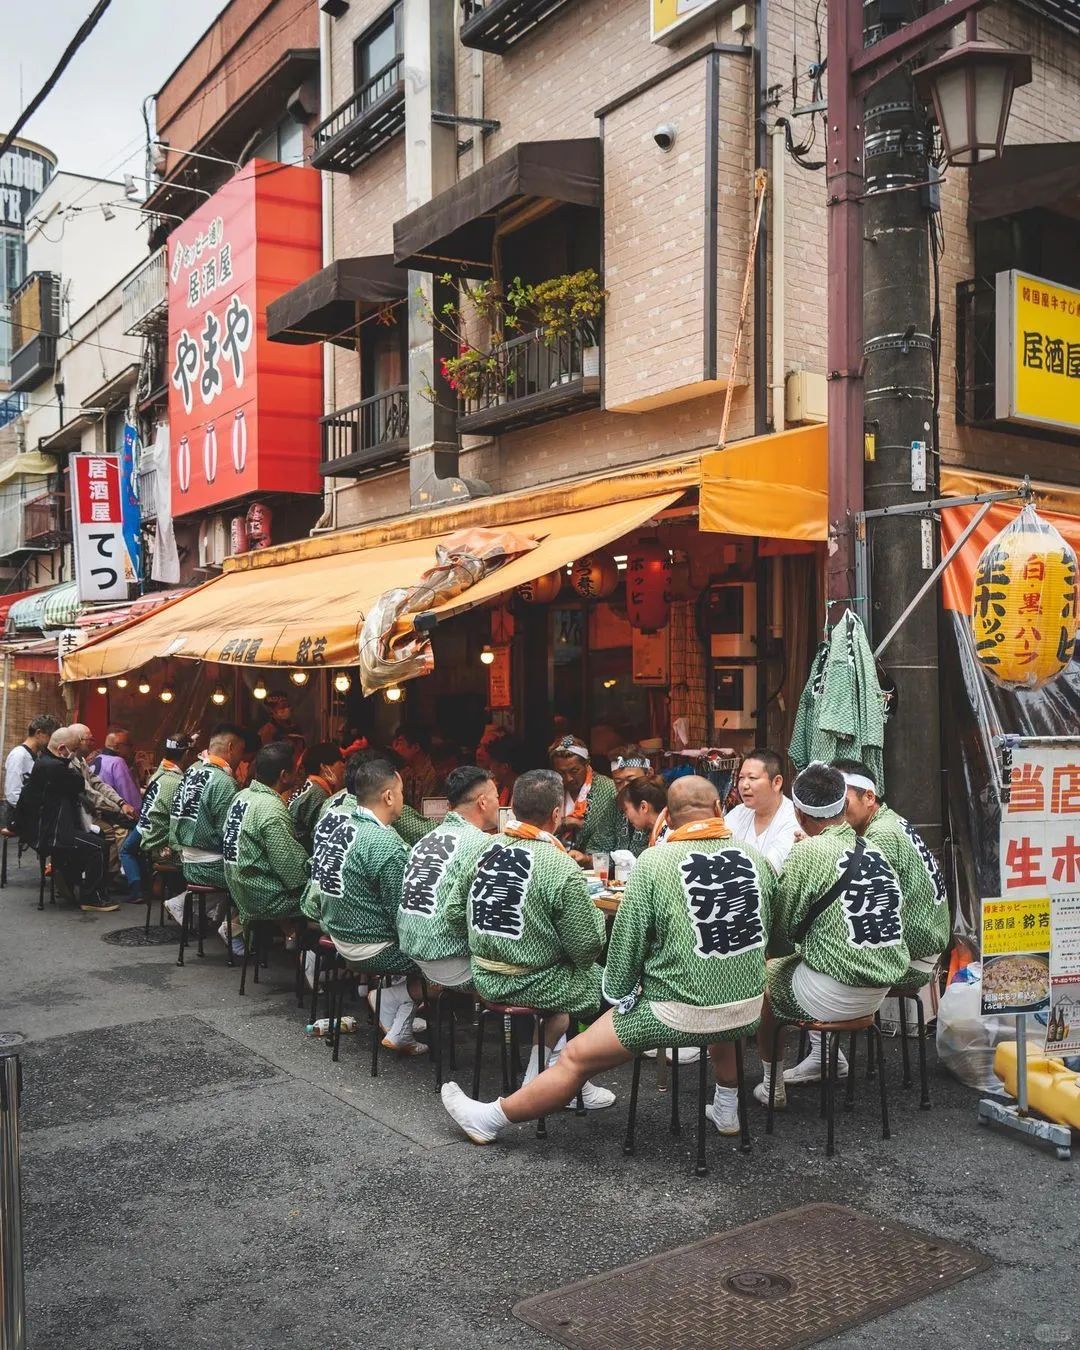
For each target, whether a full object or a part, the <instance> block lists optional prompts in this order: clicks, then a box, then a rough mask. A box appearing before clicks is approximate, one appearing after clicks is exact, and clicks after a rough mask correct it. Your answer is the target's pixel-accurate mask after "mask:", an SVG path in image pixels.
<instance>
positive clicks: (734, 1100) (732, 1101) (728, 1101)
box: [713, 1083, 739, 1111]
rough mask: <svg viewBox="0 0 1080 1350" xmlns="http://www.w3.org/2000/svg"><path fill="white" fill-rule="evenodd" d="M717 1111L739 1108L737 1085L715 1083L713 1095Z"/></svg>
mask: <svg viewBox="0 0 1080 1350" xmlns="http://www.w3.org/2000/svg"><path fill="white" fill-rule="evenodd" d="M713 1101H714V1102H715V1103H716V1109H717V1110H718V1111H737V1110H738V1109H739V1089H738V1088H737V1087H721V1085H720V1084H719V1083H717V1085H716V1095H715V1096H714V1097H713Z"/></svg>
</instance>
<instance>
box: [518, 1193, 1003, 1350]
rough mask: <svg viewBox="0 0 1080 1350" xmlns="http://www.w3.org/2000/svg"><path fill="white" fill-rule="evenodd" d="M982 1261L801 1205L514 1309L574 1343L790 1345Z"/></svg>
mask: <svg viewBox="0 0 1080 1350" xmlns="http://www.w3.org/2000/svg"><path fill="white" fill-rule="evenodd" d="M990 1264H991V1263H990V1261H989V1259H988V1258H987V1257H985V1256H983V1255H982V1253H981V1252H976V1251H972V1250H971V1249H970V1248H967V1247H959V1246H956V1245H955V1244H953V1243H950V1242H945V1241H944V1240H943V1239H941V1238H936V1237H930V1236H929V1235H928V1234H926V1233H920V1232H919V1231H918V1230H917V1229H914V1228H908V1227H907V1226H906V1225H904V1224H899V1223H892V1222H890V1221H888V1220H886V1219H877V1218H874V1217H873V1216H872V1215H870V1214H860V1213H859V1212H858V1211H856V1210H853V1209H846V1208H844V1207H843V1206H842V1205H805V1206H803V1207H802V1208H801V1209H793V1210H788V1211H786V1212H784V1213H781V1214H776V1215H774V1216H773V1217H772V1218H771V1219H762V1220H761V1221H760V1222H758V1223H751V1224H747V1225H746V1227H745V1228H735V1229H733V1230H732V1231H731V1232H729V1233H718V1234H716V1236H715V1237H711V1238H706V1239H705V1241H704V1242H695V1243H694V1244H692V1245H691V1246H689V1247H679V1248H677V1249H676V1250H675V1251H670V1252H662V1253H661V1254H660V1255H658V1256H651V1257H649V1258H648V1259H647V1260H645V1261H636V1262H635V1263H634V1264H633V1265H631V1266H623V1267H621V1268H620V1269H618V1270H612V1271H609V1272H608V1273H607V1274H606V1275H594V1276H593V1277H592V1278H591V1279H588V1280H581V1281H579V1282H578V1283H577V1284H571V1285H567V1286H566V1287H565V1288H563V1289H556V1290H554V1291H553V1292H552V1293H550V1294H540V1295H539V1296H538V1297H536V1298H528V1299H525V1300H523V1302H521V1303H519V1304H518V1305H517V1307H516V1308H515V1309H514V1314H515V1316H516V1317H518V1318H520V1319H521V1321H523V1322H527V1323H528V1324H529V1325H530V1326H533V1327H535V1328H536V1329H537V1330H538V1331H542V1332H543V1333H544V1334H545V1335H547V1336H550V1337H551V1338H552V1340H555V1341H559V1342H560V1343H561V1344H563V1345H566V1346H570V1347H571V1350H655V1348H656V1346H658V1345H664V1346H668V1347H675V1346H677V1347H678V1350H716V1347H717V1346H723V1347H724V1348H725V1350H796V1347H799V1346H807V1345H814V1344H816V1343H817V1342H818V1341H822V1340H825V1339H827V1338H828V1337H830V1336H835V1335H837V1334H838V1333H839V1332H841V1331H844V1330H847V1329H848V1328H850V1327H855V1326H859V1325H860V1324H861V1323H863V1322H868V1321H870V1320H871V1319H872V1318H875V1317H880V1316H881V1315H882V1314H883V1313H886V1312H889V1311H891V1310H892V1309H893V1308H899V1307H902V1306H903V1305H904V1304H906V1303H914V1302H915V1301H916V1300H918V1299H921V1298H924V1297H925V1296H926V1295H928V1294H930V1293H932V1292H933V1291H934V1290H936V1289H946V1288H948V1287H949V1285H951V1284H955V1283H956V1282H957V1281H959V1280H963V1279H966V1278H967V1277H968V1276H969V1275H974V1274H976V1273H977V1272H978V1271H980V1270H985V1269H987V1267H988V1266H989V1265H990ZM785 1270H790V1271H795V1272H797V1273H798V1274H799V1275H800V1276H802V1275H805V1278H800V1279H799V1280H798V1281H797V1282H796V1280H795V1279H792V1278H790V1277H789V1276H787V1275H784V1274H782V1273H781V1272H782V1271H785Z"/></svg>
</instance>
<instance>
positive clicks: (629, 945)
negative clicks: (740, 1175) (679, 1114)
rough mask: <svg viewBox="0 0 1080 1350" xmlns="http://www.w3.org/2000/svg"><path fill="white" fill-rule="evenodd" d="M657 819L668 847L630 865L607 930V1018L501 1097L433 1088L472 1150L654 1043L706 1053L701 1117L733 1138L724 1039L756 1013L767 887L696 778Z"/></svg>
mask: <svg viewBox="0 0 1080 1350" xmlns="http://www.w3.org/2000/svg"><path fill="white" fill-rule="evenodd" d="M668 810H669V813H670V818H671V831H670V833H669V834H668V837H667V842H666V843H665V844H664V847H663V848H654V849H649V851H648V852H647V853H645V854H644V855H643V856H642V857H641V858H640V859H639V861H638V863H637V865H636V866H635V868H634V871H633V873H632V875H631V877H630V882H629V884H628V886H627V888H626V895H625V896H624V898H623V901H622V904H621V905H620V906H619V912H618V915H617V916H616V919H615V927H614V928H613V930H612V934H611V942H610V944H609V946H608V956H607V967H606V969H605V972H604V994H605V997H606V998H608V999H609V1000H610V1001H611V1002H613V1003H614V1004H615V1007H614V1009H612V1010H611V1011H609V1012H606V1013H605V1014H604V1015H603V1017H601V1018H600V1019H599V1020H598V1021H596V1022H594V1023H593V1024H592V1026H590V1027H589V1028H588V1029H587V1030H586V1031H584V1032H582V1033H581V1035H580V1036H576V1037H575V1038H574V1039H573V1040H572V1041H570V1042H569V1044H568V1045H567V1047H566V1050H565V1051H564V1052H563V1054H562V1055H561V1056H560V1057H559V1059H558V1061H557V1062H556V1063H554V1064H553V1065H551V1066H550V1067H549V1068H548V1069H547V1070H546V1071H545V1072H544V1073H542V1074H540V1075H539V1077H537V1078H535V1079H534V1080H533V1081H532V1082H530V1083H528V1084H526V1085H524V1086H523V1087H522V1088H521V1089H520V1091H518V1092H515V1093H513V1094H512V1095H511V1096H509V1097H507V1098H505V1099H503V1100H496V1101H494V1102H477V1101H473V1100H472V1099H471V1098H469V1097H466V1096H465V1094H464V1093H463V1092H462V1090H461V1089H460V1088H459V1087H458V1085H457V1084H456V1083H447V1084H446V1086H445V1087H444V1088H443V1090H442V1096H443V1103H444V1105H445V1106H446V1109H447V1110H448V1111H449V1112H450V1114H451V1115H452V1116H453V1118H454V1119H455V1120H456V1121H457V1123H458V1124H459V1125H460V1126H461V1127H462V1129H463V1130H464V1131H465V1133H466V1134H467V1135H468V1136H469V1138H470V1139H471V1140H472V1141H473V1142H474V1143H477V1144H486V1143H490V1142H491V1141H492V1140H493V1139H495V1138H496V1137H497V1136H498V1134H499V1133H500V1131H502V1130H503V1129H505V1128H506V1126H507V1125H508V1124H511V1123H516V1122H519V1121H523V1120H532V1119H534V1118H535V1117H537V1116H542V1115H546V1114H548V1113H549V1112H550V1111H552V1110H553V1109H555V1108H556V1107H561V1106H564V1105H566V1104H568V1103H570V1102H572V1101H573V1100H574V1098H575V1096H576V1095H577V1092H578V1090H579V1089H580V1088H581V1087H582V1086H583V1085H584V1084H585V1083H586V1082H587V1080H588V1078H589V1076H590V1075H591V1074H595V1073H601V1072H603V1071H604V1070H607V1069H613V1068H615V1067H616V1065H619V1064H623V1063H625V1062H626V1061H627V1060H628V1059H632V1058H633V1057H634V1055H636V1054H638V1053H639V1052H641V1051H642V1050H644V1049H645V1048H646V1047H650V1046H652V1047H655V1046H661V1045H671V1046H699V1047H704V1046H709V1047H710V1053H711V1056H712V1060H713V1069H714V1072H715V1075H716V1094H715V1098H714V1100H713V1105H712V1107H711V1109H710V1111H709V1115H710V1117H711V1119H712V1121H713V1123H714V1124H715V1126H716V1128H717V1129H718V1130H719V1131H720V1133H721V1134H738V1133H739V1108H738V1092H737V1088H736V1070H735V1048H734V1042H735V1041H736V1040H737V1039H739V1038H740V1037H741V1036H745V1035H747V1034H748V1033H749V1032H750V1031H752V1030H753V1029H754V1027H755V1025H756V1024H757V1021H758V1018H759V1017H760V1015H761V1008H762V996H763V992H764V989H765V945H766V943H767V941H768V937H769V922H770V907H771V898H772V893H773V888H774V887H775V884H776V882H775V878H774V876H773V872H772V869H771V867H769V865H768V864H767V863H766V862H765V860H764V859H763V858H762V857H761V856H760V854H758V853H756V852H754V850H753V849H750V848H748V847H747V846H745V845H743V844H739V843H738V842H737V841H736V840H735V839H733V838H732V834H731V831H730V830H729V829H728V827H727V825H726V824H725V823H724V820H723V816H722V813H721V807H720V802H719V801H718V799H717V795H716V790H715V788H713V787H712V786H711V785H710V784H709V783H708V782H707V781H706V780H705V779H704V778H698V777H696V776H695V777H687V778H680V779H678V780H676V782H675V783H673V784H672V786H671V792H670V795H669V798H668Z"/></svg>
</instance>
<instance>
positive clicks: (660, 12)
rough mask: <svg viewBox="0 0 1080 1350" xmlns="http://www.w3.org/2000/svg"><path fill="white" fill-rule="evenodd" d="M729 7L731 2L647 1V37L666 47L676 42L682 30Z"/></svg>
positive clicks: (716, 0) (698, 0)
mask: <svg viewBox="0 0 1080 1350" xmlns="http://www.w3.org/2000/svg"><path fill="white" fill-rule="evenodd" d="M731 7H732V0H649V37H650V38H651V39H652V41H653V42H662V43H664V45H665V46H666V45H668V44H670V43H672V42H676V41H677V40H678V39H679V37H680V36H681V35H682V32H683V30H684V29H686V28H689V27H690V26H691V25H693V24H696V23H700V21H701V20H702V19H705V18H708V16H709V15H710V14H715V13H716V12H717V11H718V10H719V9H721V8H724V9H731Z"/></svg>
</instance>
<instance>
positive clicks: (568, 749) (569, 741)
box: [548, 736, 618, 861]
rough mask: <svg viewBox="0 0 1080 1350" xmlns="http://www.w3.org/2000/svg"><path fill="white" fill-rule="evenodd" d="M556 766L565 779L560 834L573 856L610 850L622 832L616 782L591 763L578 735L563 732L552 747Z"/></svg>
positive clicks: (549, 748)
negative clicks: (616, 797) (597, 771)
mask: <svg viewBox="0 0 1080 1350" xmlns="http://www.w3.org/2000/svg"><path fill="white" fill-rule="evenodd" d="M548 757H549V759H550V760H551V767H552V769H553V770H554V771H555V772H556V773H557V774H558V775H559V777H560V778H561V779H562V782H563V789H564V794H565V795H564V798H563V809H562V820H561V824H560V825H559V838H560V839H562V840H563V841H564V843H565V844H566V846H567V847H568V848H569V849H570V851H571V854H572V855H573V857H575V858H577V859H578V860H580V861H585V860H586V859H587V858H588V857H589V856H590V855H591V854H592V853H593V852H597V853H610V852H611V851H612V849H613V848H615V846H616V843H617V836H618V828H617V827H618V820H617V819H616V817H617V815H618V811H617V808H616V806H615V784H614V783H613V782H612V781H611V779H610V778H605V777H604V775H603V774H601V773H595V772H594V771H593V767H592V765H591V764H590V763H589V750H588V747H587V746H586V745H585V744H584V743H583V742H582V741H579V740H578V738H577V737H576V736H563V737H561V738H560V739H559V740H557V741H555V742H554V744H553V745H550V746H549V747H548Z"/></svg>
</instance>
